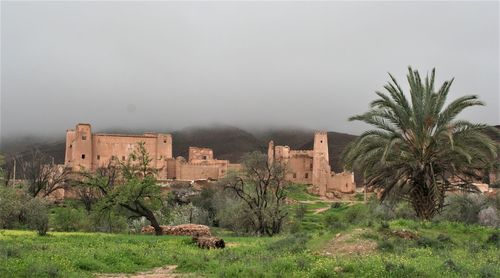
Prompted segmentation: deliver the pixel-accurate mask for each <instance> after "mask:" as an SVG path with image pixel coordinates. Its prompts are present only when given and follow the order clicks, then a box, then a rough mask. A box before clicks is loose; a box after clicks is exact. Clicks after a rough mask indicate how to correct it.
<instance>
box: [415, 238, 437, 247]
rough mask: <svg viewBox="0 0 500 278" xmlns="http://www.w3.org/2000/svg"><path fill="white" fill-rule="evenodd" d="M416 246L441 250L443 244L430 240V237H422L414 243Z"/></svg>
mask: <svg viewBox="0 0 500 278" xmlns="http://www.w3.org/2000/svg"><path fill="white" fill-rule="evenodd" d="M416 243H417V246H420V247H430V248H442V247H443V243H442V242H441V241H439V240H436V239H432V238H430V237H425V236H422V237H420V238H419V239H417V241H416Z"/></svg>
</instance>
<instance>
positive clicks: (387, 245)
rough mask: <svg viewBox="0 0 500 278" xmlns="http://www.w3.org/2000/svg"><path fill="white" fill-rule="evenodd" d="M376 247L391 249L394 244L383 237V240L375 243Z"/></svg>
mask: <svg viewBox="0 0 500 278" xmlns="http://www.w3.org/2000/svg"><path fill="white" fill-rule="evenodd" d="M377 249H378V250H380V251H386V252H387V251H392V250H394V244H393V243H392V242H391V241H389V239H387V238H384V239H383V240H381V241H379V242H378V243H377Z"/></svg>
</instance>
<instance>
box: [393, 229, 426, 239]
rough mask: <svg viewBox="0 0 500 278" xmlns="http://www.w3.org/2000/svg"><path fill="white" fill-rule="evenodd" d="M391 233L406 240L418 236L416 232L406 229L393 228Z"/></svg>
mask: <svg viewBox="0 0 500 278" xmlns="http://www.w3.org/2000/svg"><path fill="white" fill-rule="evenodd" d="M391 235H393V236H397V237H400V238H402V239H407V240H415V239H418V238H419V236H418V235H417V233H415V232H412V231H408V230H394V231H391Z"/></svg>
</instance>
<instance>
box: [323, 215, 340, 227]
mask: <svg viewBox="0 0 500 278" xmlns="http://www.w3.org/2000/svg"><path fill="white" fill-rule="evenodd" d="M323 221H324V224H325V226H326V227H327V228H329V229H332V230H338V229H343V228H344V227H345V225H344V223H342V221H340V218H339V217H338V216H337V215H335V214H327V215H325V217H324V218H323Z"/></svg>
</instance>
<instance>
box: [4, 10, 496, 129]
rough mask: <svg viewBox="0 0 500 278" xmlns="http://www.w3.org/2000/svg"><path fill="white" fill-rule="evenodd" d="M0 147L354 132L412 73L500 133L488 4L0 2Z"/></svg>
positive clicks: (492, 24) (468, 115) (493, 24)
mask: <svg viewBox="0 0 500 278" xmlns="http://www.w3.org/2000/svg"><path fill="white" fill-rule="evenodd" d="M1 17H2V18H1V98H0V102H1V114H0V116H1V126H0V131H1V137H2V138H8V137H14V136H25V135H39V136H47V137H50V136H61V135H63V134H64V132H65V130H66V129H69V128H73V127H74V126H75V124H76V123H79V122H86V123H91V124H92V126H93V128H94V130H98V131H99V130H106V129H129V130H150V131H171V130H176V129H182V128H186V127H190V126H204V125H213V124H220V125H231V126H237V127H240V128H244V129H252V130H258V129H265V128H280V127H282V128H285V127H297V128H306V129H323V130H329V131H338V132H345V133H350V134H359V133H360V132H362V131H363V130H365V129H366V128H367V126H365V125H362V124H360V123H355V122H349V121H348V120H347V119H348V118H349V117H350V116H353V115H355V114H359V113H362V112H364V111H366V110H367V109H368V104H369V102H370V101H371V100H373V99H374V98H375V96H376V95H375V91H377V90H382V89H383V85H384V84H385V83H386V81H387V80H389V76H388V74H387V73H388V72H390V73H392V74H394V75H395V76H396V78H397V79H398V80H399V81H400V83H402V84H404V83H405V75H406V71H407V67H408V66H410V65H411V66H412V67H414V68H415V69H418V70H420V71H421V73H424V74H425V73H426V72H430V71H431V69H432V68H433V67H435V68H436V69H437V79H438V83H437V84H440V83H441V82H443V81H445V80H448V79H451V78H452V77H455V82H454V84H453V86H452V90H451V93H450V96H449V98H450V99H454V98H456V97H459V96H462V95H465V94H476V95H479V97H480V99H481V100H483V101H484V102H485V103H486V104H487V106H486V107H480V108H474V109H469V110H466V111H465V112H464V113H463V115H462V116H463V117H464V118H467V119H470V120H472V121H478V122H482V123H487V124H491V125H495V124H499V123H500V112H499V111H500V109H499V107H500V99H499V78H498V77H499V75H500V74H499V59H500V56H499V3H498V2H482V3H476V2H438V3H432V2H424V3H418V2H377V3H373V2H5V1H3V2H2V3H1Z"/></svg>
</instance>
